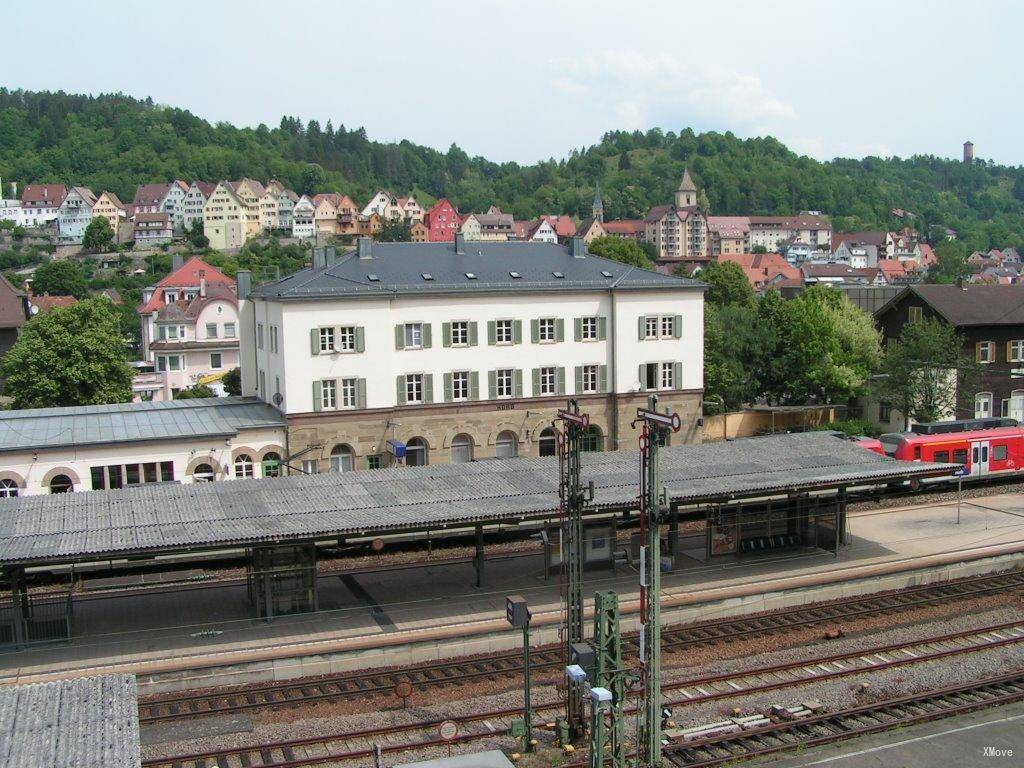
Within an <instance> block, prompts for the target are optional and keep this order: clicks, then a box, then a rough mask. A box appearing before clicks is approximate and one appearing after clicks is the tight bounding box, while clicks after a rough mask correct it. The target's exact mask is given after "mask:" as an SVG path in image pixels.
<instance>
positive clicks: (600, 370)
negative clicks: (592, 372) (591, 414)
mask: <svg viewBox="0 0 1024 768" xmlns="http://www.w3.org/2000/svg"><path fill="white" fill-rule="evenodd" d="M597 391H598V392H607V391H608V366H607V365H599V366H597Z"/></svg>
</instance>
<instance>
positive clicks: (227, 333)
mask: <svg viewBox="0 0 1024 768" xmlns="http://www.w3.org/2000/svg"><path fill="white" fill-rule="evenodd" d="M236 335H237V331H236V330H235V324H234V323H224V338H225V339H233V338H235V336H236Z"/></svg>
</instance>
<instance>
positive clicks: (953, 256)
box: [925, 240, 971, 283]
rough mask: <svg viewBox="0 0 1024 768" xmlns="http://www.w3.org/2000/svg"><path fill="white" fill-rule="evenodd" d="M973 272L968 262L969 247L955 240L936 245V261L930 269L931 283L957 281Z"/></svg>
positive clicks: (928, 278)
mask: <svg viewBox="0 0 1024 768" xmlns="http://www.w3.org/2000/svg"><path fill="white" fill-rule="evenodd" d="M970 274H971V267H970V265H969V264H968V263H967V249H966V248H965V247H964V244H963V243H959V242H957V241H955V240H953V241H948V240H947V241H945V242H942V243H939V244H938V245H937V246H935V263H934V264H933V265H932V266H931V268H930V269H929V270H928V274H927V276H926V278H925V279H926V280H927V282H929V283H955V282H956V281H957V280H962V279H963V278H965V277H968V276H969V275H970Z"/></svg>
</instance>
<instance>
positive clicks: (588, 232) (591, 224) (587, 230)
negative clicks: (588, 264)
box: [576, 218, 606, 245]
mask: <svg viewBox="0 0 1024 768" xmlns="http://www.w3.org/2000/svg"><path fill="white" fill-rule="evenodd" d="M605 234H606V232H605V231H604V226H603V225H602V224H601V222H600V221H599V220H598V219H595V218H590V219H584V220H583V222H582V223H581V224H580V225H579V226H578V227H577V228H576V237H579V238H582V239H583V242H584V243H586V244H587V245H590V244H591V243H592V242H593V241H594V240H596V239H597V238H599V237H604V236H605Z"/></svg>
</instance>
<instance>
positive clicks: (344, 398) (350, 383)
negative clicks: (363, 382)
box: [341, 379, 356, 408]
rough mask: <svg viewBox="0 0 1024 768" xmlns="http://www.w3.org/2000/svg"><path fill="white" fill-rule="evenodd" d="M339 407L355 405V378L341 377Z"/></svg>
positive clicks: (352, 406)
mask: <svg viewBox="0 0 1024 768" xmlns="http://www.w3.org/2000/svg"><path fill="white" fill-rule="evenodd" d="M341 407H342V408H355V407H356V380H355V379H342V380H341Z"/></svg>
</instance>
